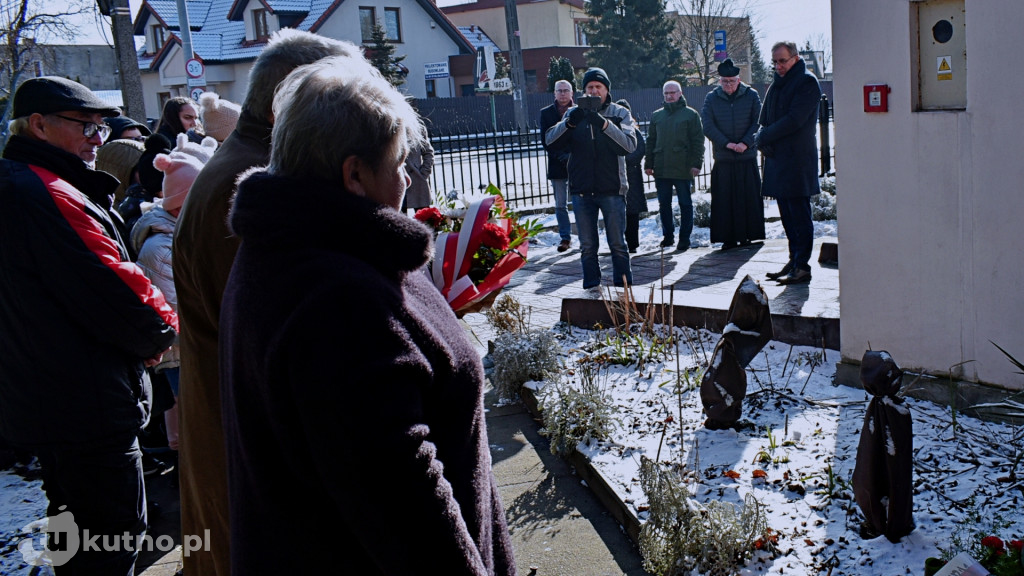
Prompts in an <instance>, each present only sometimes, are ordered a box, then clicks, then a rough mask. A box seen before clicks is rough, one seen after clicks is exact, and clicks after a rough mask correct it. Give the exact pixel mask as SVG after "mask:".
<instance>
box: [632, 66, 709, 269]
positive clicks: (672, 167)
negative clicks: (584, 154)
mask: <svg viewBox="0 0 1024 576" xmlns="http://www.w3.org/2000/svg"><path fill="white" fill-rule="evenodd" d="M662 92H663V94H664V96H665V105H664V106H663V107H661V108H658V109H657V110H655V111H654V114H652V115H651V124H650V126H649V127H648V129H647V156H646V157H645V158H644V172H645V173H646V174H647V175H648V176H654V187H655V189H657V191H658V208H659V212H660V213H661V231H662V234H663V236H664V238H663V239H662V241H661V246H662V247H663V248H669V247H671V246H672V244H673V243H674V242H675V222H674V221H673V218H672V189H673V188H674V189H675V191H676V196H677V197H678V198H679V217H680V222H679V244H677V245H676V249H677V250H678V251H680V252H685V251H686V250H689V249H690V233H691V232H693V202H692V201H691V200H690V186H691V185H692V184H693V178H694V177H695V176H696V175H697V174H700V168H701V165H703V163H704V130H703V127H702V126H701V121H700V114H698V113H697V111H696V110H694V109H693V108H690V107H689V106H687V105H686V98H684V97H683V89H682V87H681V86H680V85H679V82H676V81H675V80H669V81H668V82H666V83H665V86H664V87H663V89H662Z"/></svg>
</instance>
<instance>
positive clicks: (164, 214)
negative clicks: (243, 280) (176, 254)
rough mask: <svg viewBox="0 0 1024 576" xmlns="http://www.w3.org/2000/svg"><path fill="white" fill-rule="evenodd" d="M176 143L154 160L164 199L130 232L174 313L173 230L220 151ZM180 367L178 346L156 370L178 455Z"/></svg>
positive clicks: (183, 140) (208, 144) (209, 145)
mask: <svg viewBox="0 0 1024 576" xmlns="http://www.w3.org/2000/svg"><path fill="white" fill-rule="evenodd" d="M177 140H178V141H177V145H176V146H175V147H174V149H173V150H171V152H170V154H157V155H156V157H155V158H154V159H153V166H155V167H156V169H157V170H159V171H161V172H163V175H164V179H163V199H162V200H161V199H158V200H157V201H156V202H154V204H153V207H152V208H151V209H149V210H147V211H145V212H144V213H143V215H142V217H141V218H139V220H138V221H137V222H136V223H135V226H133V227H132V231H131V243H132V246H133V247H134V248H135V250H136V251H137V252H138V255H139V257H138V260H137V264H138V265H139V267H140V268H142V271H143V272H144V273H145V274H146V276H147V277H149V279H150V281H152V282H153V284H154V285H155V286H156V287H157V288H159V289H160V290H161V291H162V292H163V293H164V297H165V298H166V300H167V303H168V304H170V305H171V306H172V307H173V308H174V309H175V311H177V308H178V298H177V294H176V292H175V290H174V273H173V268H172V267H171V242H172V239H173V238H174V227H175V225H176V224H177V222H178V214H179V213H180V212H181V206H182V204H183V203H184V202H185V197H186V195H187V194H188V191H189V188H190V187H191V186H192V182H194V181H195V179H196V176H198V175H199V171H200V170H202V169H203V166H204V165H205V164H206V163H207V162H208V161H209V160H210V157H211V156H213V153H214V151H215V150H216V149H217V141H216V140H214V139H213V138H211V137H209V136H207V137H206V138H204V139H203V141H202V144H196V143H194V142H189V140H188V137H187V136H186V135H185V134H178V139H177ZM179 364H180V362H179V356H178V345H177V343H175V344H174V345H173V346H171V349H170V350H169V351H167V352H166V353H165V354H164V356H163V358H162V359H161V361H160V364H158V365H157V366H156V367H154V368H153V371H154V372H156V373H157V374H162V375H163V376H165V377H166V379H167V381H168V383H169V384H170V387H171V393H172V394H173V395H174V406H172V407H171V408H170V409H168V410H167V411H165V412H164V425H165V426H166V429H167V445H168V447H169V448H170V449H171V450H175V451H176V450H177V449H178V410H177V401H178V366H179Z"/></svg>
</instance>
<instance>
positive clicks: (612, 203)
mask: <svg viewBox="0 0 1024 576" xmlns="http://www.w3.org/2000/svg"><path fill="white" fill-rule="evenodd" d="M572 212H573V214H575V215H576V222H577V234H578V235H579V237H580V261H581V262H582V264H583V288H584V289H588V288H593V287H596V286H600V285H601V267H600V265H599V264H598V260H597V249H598V246H599V245H600V242H601V239H600V237H599V236H598V230H597V215H598V212H600V213H601V215H602V216H604V232H605V235H606V236H607V238H608V248H610V249H611V252H612V275H613V278H612V283H613V284H615V285H616V286H622V285H623V282H625V283H626V284H632V283H633V273H632V270H631V268H630V265H629V252H628V250H627V248H626V199H625V197H623V196H620V195H618V194H614V195H597V194H580V195H576V196H573V199H572ZM591 224H592V225H591Z"/></svg>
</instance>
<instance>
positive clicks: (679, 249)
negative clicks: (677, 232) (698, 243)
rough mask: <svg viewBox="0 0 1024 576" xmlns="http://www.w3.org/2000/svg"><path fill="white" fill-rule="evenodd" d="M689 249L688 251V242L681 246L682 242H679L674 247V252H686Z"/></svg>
mask: <svg viewBox="0 0 1024 576" xmlns="http://www.w3.org/2000/svg"><path fill="white" fill-rule="evenodd" d="M689 249H690V243H689V242H687V243H686V244H683V243H682V242H680V243H679V244H677V245H676V252H686V251H687V250H689Z"/></svg>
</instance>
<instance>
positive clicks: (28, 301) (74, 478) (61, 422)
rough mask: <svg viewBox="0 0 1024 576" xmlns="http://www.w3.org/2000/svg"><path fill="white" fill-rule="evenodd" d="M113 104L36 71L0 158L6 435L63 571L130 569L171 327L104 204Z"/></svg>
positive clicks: (1, 406)
mask: <svg viewBox="0 0 1024 576" xmlns="http://www.w3.org/2000/svg"><path fill="white" fill-rule="evenodd" d="M117 114H119V111H118V110H117V108H115V107H111V106H109V105H108V104H106V103H105V102H103V101H102V100H100V99H99V98H97V97H96V95H95V94H93V93H92V92H91V91H90V90H89V89H88V88H86V87H85V86H82V85H81V84H78V83H77V82H72V81H70V80H66V79H64V78H58V77H41V78H32V79H30V80H27V81H25V82H24V83H23V84H22V85H21V86H20V87H19V88H18V90H17V92H16V93H15V95H14V113H13V116H14V120H12V121H11V125H10V130H11V134H12V135H11V137H10V140H8V142H7V146H6V147H5V148H4V151H3V160H0V206H3V210H0V270H3V271H4V273H3V274H0V349H3V351H4V353H3V354H0V435H2V436H3V437H4V439H5V440H7V441H8V442H9V443H10V444H12V445H14V446H18V447H21V448H24V449H26V450H29V451H31V452H32V453H34V455H35V456H36V457H37V458H38V459H39V463H40V466H41V469H42V477H43V490H44V491H45V492H46V496H47V498H48V499H49V507H48V509H47V513H48V515H49V516H50V517H51V518H53V517H55V516H60V518H59V519H57V520H54V521H51V523H50V527H49V529H48V531H49V532H53V533H56V534H57V535H56V537H54V536H51V537H50V539H49V549H48V550H46V551H45V552H44V553H43V557H42V558H40V559H35V560H33V562H45V563H49V564H52V565H53V566H54V568H55V570H54V571H55V573H56V574H58V576H59V575H61V574H104V575H106V574H120V575H125V576H131V575H132V574H134V570H135V560H136V558H137V557H138V548H137V546H138V545H139V543H140V538H141V536H142V535H143V534H144V533H145V530H146V493H145V485H144V484H143V475H142V463H141V462H142V453H141V451H140V449H139V443H138V433H139V430H140V429H141V428H142V427H143V426H144V425H145V424H146V422H147V420H148V419H149V410H150V395H151V392H150V384H149V380H148V377H147V376H146V371H145V369H144V366H146V365H152V364H155V363H156V361H157V360H158V359H159V358H160V356H161V355H162V354H163V352H164V351H165V350H166V349H167V348H168V347H169V346H170V344H171V343H172V342H173V341H174V338H175V336H176V331H177V327H178V318H177V316H176V315H175V313H174V311H173V310H172V309H171V307H170V306H168V304H167V302H166V301H165V300H164V296H163V294H162V293H161V292H160V291H159V290H158V289H156V288H154V287H153V285H152V284H150V282H149V280H148V279H147V278H146V276H145V274H143V273H142V270H141V269H139V268H138V267H137V266H136V265H135V264H133V263H132V262H131V261H130V260H129V258H128V250H127V249H126V247H125V243H124V239H123V237H122V232H121V230H120V229H119V227H118V225H117V224H116V223H115V218H116V217H115V216H114V215H113V213H112V212H111V210H110V202H111V200H110V198H111V192H113V190H114V189H115V188H116V187H117V185H118V181H117V179H116V178H114V177H113V176H111V175H109V174H107V173H106V172H99V171H96V170H94V169H93V168H92V164H93V162H95V160H96V150H97V148H99V146H100V145H101V144H102V143H103V139H104V138H105V137H106V136H107V134H108V133H109V130H110V128H109V127H108V126H107V125H106V124H104V122H103V118H104V116H115V115H117ZM68 514H70V515H71V516H72V519H70V520H71V521H70V522H69V521H68V520H69V518H68V516H67V515H68ZM36 552H39V550H36ZM23 553H24V551H23ZM26 560H28V555H26Z"/></svg>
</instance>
